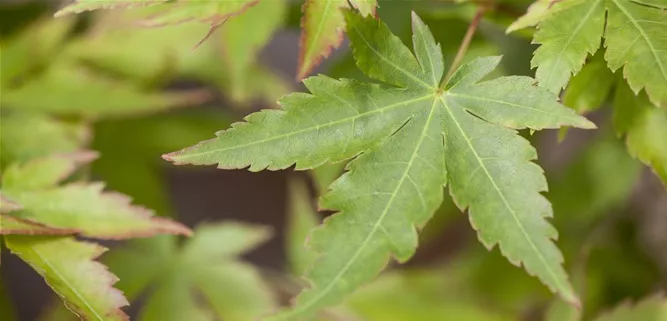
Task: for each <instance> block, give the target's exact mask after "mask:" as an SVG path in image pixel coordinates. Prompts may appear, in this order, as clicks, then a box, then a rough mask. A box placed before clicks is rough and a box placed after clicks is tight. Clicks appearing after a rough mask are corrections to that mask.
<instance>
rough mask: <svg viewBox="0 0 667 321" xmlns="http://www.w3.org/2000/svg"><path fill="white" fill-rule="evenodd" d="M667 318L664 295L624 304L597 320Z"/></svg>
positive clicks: (650, 319)
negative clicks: (632, 303) (633, 303)
mask: <svg viewBox="0 0 667 321" xmlns="http://www.w3.org/2000/svg"><path fill="white" fill-rule="evenodd" d="M665 318H667V300H666V299H665V298H664V297H663V296H662V295H654V296H652V297H649V298H646V299H644V300H642V301H640V302H638V303H637V304H635V305H634V306H632V305H630V304H623V305H620V306H619V307H617V308H615V309H614V310H613V311H610V312H608V313H605V314H603V315H601V316H600V317H598V318H596V319H595V321H634V320H643V321H661V320H665Z"/></svg>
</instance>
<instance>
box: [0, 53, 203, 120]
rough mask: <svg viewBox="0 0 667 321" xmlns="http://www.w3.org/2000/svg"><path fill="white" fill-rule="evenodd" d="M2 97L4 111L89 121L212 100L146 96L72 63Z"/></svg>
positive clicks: (194, 95)
mask: <svg viewBox="0 0 667 321" xmlns="http://www.w3.org/2000/svg"><path fill="white" fill-rule="evenodd" d="M2 95H3V96H2V104H1V105H0V107H2V108H3V109H7V110H20V111H29V112H42V113H48V114H53V115H82V116H84V117H87V118H101V117H118V116H126V115H133V114H142V113H151V112H157V111H162V110H165V109H169V108H173V107H176V106H183V105H187V104H191V103H198V102H201V101H203V100H206V99H208V98H209V94H208V93H207V92H204V91H186V92H182V93H179V92H174V93H160V92H146V91H144V90H141V89H139V88H138V87H137V86H134V85H131V84H128V83H123V82H119V81H115V80H111V79H107V78H105V77H102V76H101V75H97V74H95V73H92V72H90V71H89V70H86V69H85V68H83V67H82V66H78V65H76V64H74V63H71V62H69V61H65V62H60V63H57V64H55V65H53V66H50V68H48V70H46V71H45V72H44V73H43V74H41V75H39V76H37V78H34V79H31V80H30V81H28V82H27V83H26V84H23V85H22V86H19V87H17V88H12V89H9V90H6V91H3V93H2Z"/></svg>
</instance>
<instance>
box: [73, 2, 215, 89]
mask: <svg viewBox="0 0 667 321" xmlns="http://www.w3.org/2000/svg"><path fill="white" fill-rule="evenodd" d="M131 13H132V12H131V11H111V12H104V13H103V14H98V15H96V18H97V19H95V20H93V25H92V27H91V29H90V31H89V32H87V33H85V34H83V35H82V36H81V37H78V38H75V39H74V40H72V41H71V42H70V43H68V45H67V47H65V51H64V54H65V55H66V56H67V57H69V58H73V59H76V60H80V61H83V62H86V63H89V64H92V65H94V66H96V67H98V68H101V69H103V70H108V71H111V72H113V73H115V74H119V75H121V76H126V77H131V78H133V79H139V80H142V81H144V82H150V81H153V80H155V79H157V78H160V77H163V78H172V76H174V75H183V74H187V71H189V70H192V69H195V68H199V66H202V68H203V65H210V63H211V62H212V61H214V60H213V58H217V59H220V58H219V57H215V51H216V49H217V48H216V47H215V46H216V43H214V42H209V41H207V42H205V43H204V44H202V45H201V46H200V47H198V48H197V50H192V48H193V46H194V45H195V44H196V39H197V37H201V35H202V34H204V33H205V32H206V28H207V26H205V25H200V24H182V25H176V26H165V27H163V28H137V27H136V26H135V25H133V18H135V17H136V15H134V14H131Z"/></svg>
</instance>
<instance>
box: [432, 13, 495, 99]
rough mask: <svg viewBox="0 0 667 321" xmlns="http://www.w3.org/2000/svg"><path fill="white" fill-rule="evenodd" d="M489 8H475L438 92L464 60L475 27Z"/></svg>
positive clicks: (475, 29)
mask: <svg viewBox="0 0 667 321" xmlns="http://www.w3.org/2000/svg"><path fill="white" fill-rule="evenodd" d="M489 8H491V4H490V3H487V4H480V5H479V6H478V7H477V12H476V13H475V17H474V18H472V21H471V22H470V25H469V26H468V31H466V34H465V36H464V37H463V41H462V42H461V45H460V46H459V51H458V52H457V53H456V57H455V58H454V61H453V62H452V65H451V66H450V67H449V71H447V76H445V79H444V80H443V81H442V84H440V90H443V89H444V87H445V85H447V82H448V81H449V78H450V77H452V75H453V74H454V71H456V69H457V68H458V67H459V65H460V64H461V62H462V61H463V58H465V55H466V52H468V48H469V47H470V43H471V42H472V38H473V37H474V36H475V32H476V31H477V27H478V26H479V23H480V22H481V21H482V17H484V14H485V13H486V12H487V11H488V10H489Z"/></svg>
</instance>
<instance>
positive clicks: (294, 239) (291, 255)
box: [287, 179, 320, 275]
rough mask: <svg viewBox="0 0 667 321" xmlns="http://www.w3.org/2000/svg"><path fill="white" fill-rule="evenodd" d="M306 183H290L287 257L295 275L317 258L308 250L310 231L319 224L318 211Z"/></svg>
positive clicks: (294, 181) (303, 270) (304, 269)
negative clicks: (307, 243)
mask: <svg viewBox="0 0 667 321" xmlns="http://www.w3.org/2000/svg"><path fill="white" fill-rule="evenodd" d="M312 203H313V202H312V197H311V196H310V193H308V189H307V188H306V186H305V184H304V183H303V182H301V181H298V180H296V179H294V180H292V181H290V184H289V207H288V211H287V213H289V217H290V218H289V223H288V224H289V225H288V227H287V257H288V261H289V264H290V270H291V271H292V273H293V274H294V275H302V274H303V273H304V272H305V271H306V269H307V268H308V266H310V264H312V263H313V262H314V260H315V259H316V255H315V253H313V252H312V251H307V250H306V248H305V247H306V242H307V237H308V233H309V232H310V230H311V229H312V228H314V227H315V226H317V224H319V221H320V219H319V217H318V215H317V211H315V208H314V207H313V204H312Z"/></svg>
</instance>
